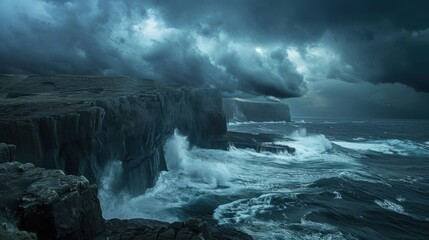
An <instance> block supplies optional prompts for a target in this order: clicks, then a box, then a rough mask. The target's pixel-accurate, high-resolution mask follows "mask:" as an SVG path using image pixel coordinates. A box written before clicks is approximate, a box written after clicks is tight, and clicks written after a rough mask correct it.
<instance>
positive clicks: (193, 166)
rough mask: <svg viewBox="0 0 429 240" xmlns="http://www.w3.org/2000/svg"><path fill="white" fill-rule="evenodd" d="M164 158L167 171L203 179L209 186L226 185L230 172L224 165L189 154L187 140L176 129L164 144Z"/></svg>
mask: <svg viewBox="0 0 429 240" xmlns="http://www.w3.org/2000/svg"><path fill="white" fill-rule="evenodd" d="M165 159H166V162H167V168H168V170H169V171H173V172H178V173H179V174H184V175H187V176H189V177H191V178H197V179H199V180H203V181H204V182H205V183H207V184H210V185H211V186H214V187H215V186H226V185H227V184H228V181H229V178H230V173H229V170H228V169H227V168H226V166H225V165H224V164H222V163H219V162H212V161H209V160H207V159H204V160H202V159H196V158H194V157H190V155H189V142H188V140H187V137H186V136H182V135H180V134H179V133H178V131H177V130H176V131H174V135H173V136H172V137H171V138H170V139H168V140H167V143H166V144H165Z"/></svg>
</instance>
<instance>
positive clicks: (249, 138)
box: [209, 131, 296, 154]
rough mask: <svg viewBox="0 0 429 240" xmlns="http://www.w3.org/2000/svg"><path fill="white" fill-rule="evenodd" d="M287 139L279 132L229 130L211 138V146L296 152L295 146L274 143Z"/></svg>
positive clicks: (258, 150) (259, 150)
mask: <svg viewBox="0 0 429 240" xmlns="http://www.w3.org/2000/svg"><path fill="white" fill-rule="evenodd" d="M286 139H287V138H285V137H284V136H283V135H278V134H269V133H244V132H233V131H228V132H227V134H226V135H223V136H217V137H212V138H210V140H209V142H210V144H209V147H210V148H215V149H223V150H228V148H229V147H231V146H232V147H236V148H250V149H254V150H255V151H256V152H272V153H285V152H286V153H290V154H293V153H295V151H296V150H295V148H293V147H290V146H287V145H280V144H274V143H273V142H274V141H280V140H286ZM288 140H291V139H288Z"/></svg>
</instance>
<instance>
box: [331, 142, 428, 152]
mask: <svg viewBox="0 0 429 240" xmlns="http://www.w3.org/2000/svg"><path fill="white" fill-rule="evenodd" d="M333 143H334V144H337V145H339V146H341V147H344V148H348V149H352V150H356V151H361V152H366V151H373V152H379V153H383V154H389V155H401V156H428V155H429V149H427V147H425V146H424V145H422V144H419V143H416V142H413V141H409V140H398V139H387V140H370V141H364V142H346V141H334V142H333Z"/></svg>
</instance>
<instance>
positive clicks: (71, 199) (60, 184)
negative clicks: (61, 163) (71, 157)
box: [0, 162, 105, 239]
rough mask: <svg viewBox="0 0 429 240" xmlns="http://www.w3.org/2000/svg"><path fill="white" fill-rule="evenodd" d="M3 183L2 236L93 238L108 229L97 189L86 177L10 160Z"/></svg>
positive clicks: (1, 173) (2, 169)
mask: <svg viewBox="0 0 429 240" xmlns="http://www.w3.org/2000/svg"><path fill="white" fill-rule="evenodd" d="M0 182H1V183H2V184H1V185H0V216H1V217H0V221H1V224H2V227H3V228H2V230H1V231H0V235H3V237H4V238H2V237H0V239H6V237H8V238H11V239H14V238H15V239H35V235H37V237H38V238H39V239H90V238H92V237H94V236H97V235H99V234H100V233H102V232H103V231H104V230H105V223H104V219H103V218H102V215H101V208H100V203H99V200H98V197H97V188H96V186H95V185H90V184H89V182H88V180H87V179H86V178H85V177H83V176H80V177H78V176H68V175H65V174H64V173H63V171H61V170H45V169H43V168H36V167H34V165H33V164H31V163H26V164H23V163H19V162H7V163H2V164H0Z"/></svg>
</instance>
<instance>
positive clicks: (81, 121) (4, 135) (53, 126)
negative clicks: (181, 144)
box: [0, 75, 226, 194]
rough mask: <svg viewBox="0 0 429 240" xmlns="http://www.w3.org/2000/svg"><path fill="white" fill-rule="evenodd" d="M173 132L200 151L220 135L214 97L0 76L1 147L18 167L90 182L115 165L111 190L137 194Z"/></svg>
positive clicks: (105, 80) (139, 84) (132, 83)
mask: <svg viewBox="0 0 429 240" xmlns="http://www.w3.org/2000/svg"><path fill="white" fill-rule="evenodd" d="M175 128H177V129H179V131H180V132H181V133H182V134H185V135H187V136H188V137H189V140H190V142H191V144H195V145H199V146H204V145H205V144H206V143H205V140H206V139H208V137H211V136H221V135H224V134H225V133H226V121H225V117H224V114H223V113H222V99H221V96H220V94H219V93H218V92H217V91H215V90H211V89H195V88H190V87H180V86H175V85H167V84H161V83H159V82H155V81H151V80H144V79H135V78H128V77H116V78H115V77H89V76H62V75H55V76H50V75H26V76H24V75H0V142H4V143H7V144H13V145H15V146H16V160H17V161H22V162H31V163H33V164H34V165H36V166H39V167H44V168H49V169H62V170H64V172H66V173H67V174H74V175H84V176H85V177H87V178H88V179H89V180H90V182H92V183H99V181H100V179H101V177H102V174H103V170H104V169H105V167H106V166H107V164H108V163H110V162H111V161H113V160H115V161H121V162H122V166H123V169H124V174H123V175H122V176H121V177H120V178H118V179H116V181H117V182H116V183H115V186H116V187H117V189H118V191H119V190H121V191H122V190H124V191H127V192H129V193H134V194H139V193H141V192H144V191H145V190H146V189H147V188H149V187H151V186H153V185H154V183H155V181H156V178H157V176H158V174H159V172H160V171H162V170H166V164H165V160H164V153H163V148H162V146H163V144H164V142H165V140H166V138H168V137H169V136H170V135H171V134H172V133H173V131H174V129H175ZM6 160H7V159H6Z"/></svg>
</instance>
